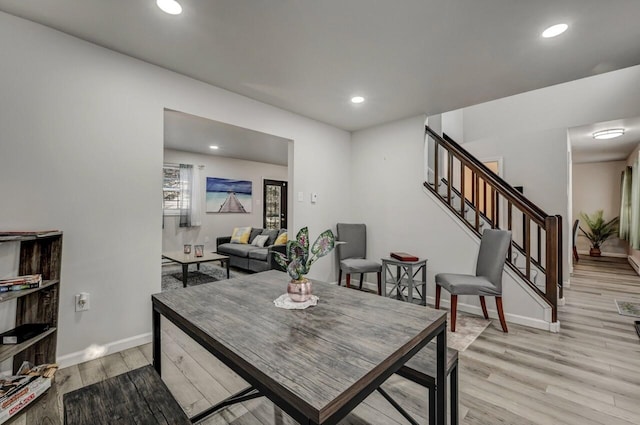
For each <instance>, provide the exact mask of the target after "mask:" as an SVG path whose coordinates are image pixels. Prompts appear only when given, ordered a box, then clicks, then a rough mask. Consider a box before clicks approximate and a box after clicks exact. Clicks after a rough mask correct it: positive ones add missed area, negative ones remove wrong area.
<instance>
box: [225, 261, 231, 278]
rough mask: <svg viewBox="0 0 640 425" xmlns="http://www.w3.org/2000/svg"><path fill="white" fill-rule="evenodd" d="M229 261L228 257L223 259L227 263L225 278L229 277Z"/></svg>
mask: <svg viewBox="0 0 640 425" xmlns="http://www.w3.org/2000/svg"><path fill="white" fill-rule="evenodd" d="M230 262H231V259H230V258H227V261H225V263H227V279H229V263H230Z"/></svg>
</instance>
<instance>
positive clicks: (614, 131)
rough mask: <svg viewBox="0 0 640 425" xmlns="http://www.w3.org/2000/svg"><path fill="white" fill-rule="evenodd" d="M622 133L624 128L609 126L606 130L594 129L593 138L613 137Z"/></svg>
mask: <svg viewBox="0 0 640 425" xmlns="http://www.w3.org/2000/svg"><path fill="white" fill-rule="evenodd" d="M623 134H624V128H610V129H607V130H602V131H596V132H595V133H593V138H594V139H598V140H604V139H615V138H616V137H620V136H622V135H623Z"/></svg>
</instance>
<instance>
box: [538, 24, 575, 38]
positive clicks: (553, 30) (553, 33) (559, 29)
mask: <svg viewBox="0 0 640 425" xmlns="http://www.w3.org/2000/svg"><path fill="white" fill-rule="evenodd" d="M567 28H569V25H567V24H557V25H553V26H550V27H549V28H547V29H546V30H544V31H543V32H542V36H543V37H544V38H552V37H557V36H559V35H560V34H562V33H563V32H565V31H566V30H567Z"/></svg>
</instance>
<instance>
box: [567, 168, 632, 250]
mask: <svg viewBox="0 0 640 425" xmlns="http://www.w3.org/2000/svg"><path fill="white" fill-rule="evenodd" d="M626 166H627V163H626V161H609V162H595V163H589V164H573V220H572V222H573V221H574V220H576V219H580V213H581V212H583V213H586V214H588V215H592V214H593V213H595V212H596V211H597V210H603V211H604V218H605V220H607V221H609V220H611V219H612V218H614V217H618V216H619V215H620V175H621V173H622V171H624V169H625V167H626ZM580 226H581V227H582V228H583V229H585V230H587V231H588V228H587V226H586V224H585V223H584V221H581V223H580ZM578 234H580V235H581V234H582V233H580V232H579V233H578ZM576 246H577V248H578V252H580V253H588V252H589V248H590V247H591V245H590V243H589V240H588V239H587V238H586V237H584V236H579V237H578V239H577V244H576ZM600 249H601V250H602V255H612V254H613V255H621V254H622V255H625V254H626V253H627V243H626V242H625V241H623V240H620V239H618V238H617V237H612V238H611V239H609V240H608V241H607V242H605V243H604V244H603V245H602V247H601V248H600Z"/></svg>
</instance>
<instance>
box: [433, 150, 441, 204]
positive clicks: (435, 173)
mask: <svg viewBox="0 0 640 425" xmlns="http://www.w3.org/2000/svg"><path fill="white" fill-rule="evenodd" d="M433 142H434V143H435V144H434V146H433V155H434V157H433V188H434V189H435V191H436V193H437V194H438V195H439V194H440V192H438V186H439V178H438V139H433Z"/></svg>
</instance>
